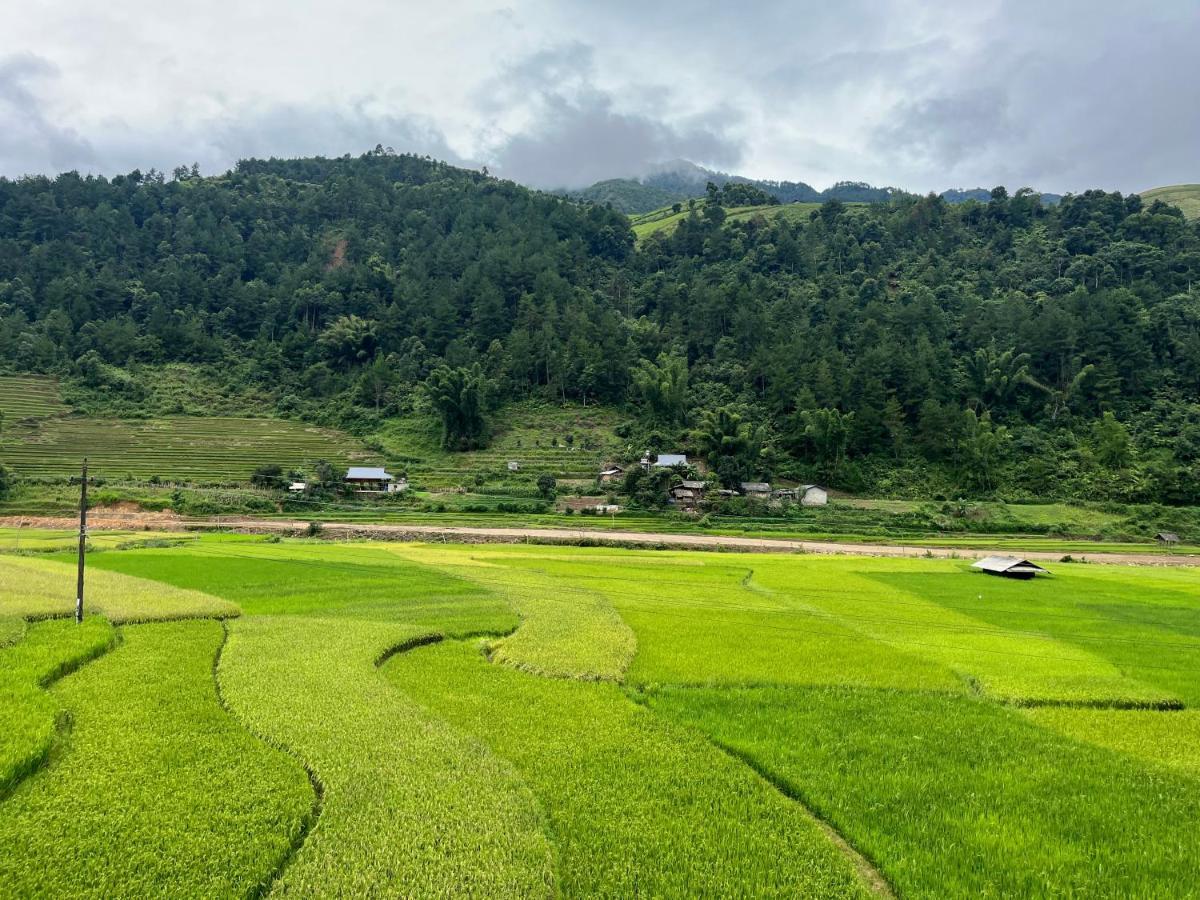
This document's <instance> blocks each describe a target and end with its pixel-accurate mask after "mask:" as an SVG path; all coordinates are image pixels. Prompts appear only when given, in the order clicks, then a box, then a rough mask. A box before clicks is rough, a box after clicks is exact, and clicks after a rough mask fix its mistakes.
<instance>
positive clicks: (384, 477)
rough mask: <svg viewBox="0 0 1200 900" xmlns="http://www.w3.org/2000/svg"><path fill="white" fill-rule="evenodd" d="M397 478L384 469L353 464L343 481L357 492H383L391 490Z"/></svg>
mask: <svg viewBox="0 0 1200 900" xmlns="http://www.w3.org/2000/svg"><path fill="white" fill-rule="evenodd" d="M395 480H396V479H395V478H393V477H392V476H391V475H389V474H388V473H387V472H386V471H384V470H383V469H377V468H372V467H370V466H351V467H350V468H349V469H347V470H346V477H345V478H343V479H342V482H343V483H344V484H345V485H346V487H348V488H350V489H351V490H352V491H354V493H356V494H382V493H385V492H387V491H389V490H391V485H392V482H394V481H395ZM405 486H406V487H407V485H405Z"/></svg>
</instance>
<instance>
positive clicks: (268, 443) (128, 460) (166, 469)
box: [0, 416, 377, 482]
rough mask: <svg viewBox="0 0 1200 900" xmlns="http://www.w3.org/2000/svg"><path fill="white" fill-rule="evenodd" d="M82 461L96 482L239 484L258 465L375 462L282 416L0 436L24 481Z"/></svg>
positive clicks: (6, 459) (104, 423)
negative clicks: (155, 479)
mask: <svg viewBox="0 0 1200 900" xmlns="http://www.w3.org/2000/svg"><path fill="white" fill-rule="evenodd" d="M85 456H86V457H87V458H88V465H89V467H90V471H91V472H92V474H94V475H96V476H97V477H102V478H105V477H106V478H126V477H133V478H153V477H155V476H157V477H159V478H162V479H164V480H167V481H175V480H181V481H182V480H186V481H198V482H224V481H245V480H246V479H248V478H249V476H250V475H251V474H252V473H253V471H254V470H255V469H256V468H257V467H258V466H260V465H263V464H265V463H278V464H279V465H281V466H284V467H285V468H288V467H294V468H299V469H301V470H304V469H306V468H309V467H311V465H312V464H313V463H314V462H316V461H317V460H318V459H326V460H329V461H330V462H333V463H335V464H338V465H347V464H350V463H352V462H363V463H366V464H369V463H370V462H375V461H376V460H377V457H375V456H374V455H373V454H371V453H368V452H366V451H365V450H363V448H362V446H361V444H359V443H358V442H357V441H355V440H354V439H353V438H351V437H349V436H347V435H345V434H341V433H339V432H336V431H331V430H329V429H324V428H316V427H312V426H306V425H304V424H302V423H299V422H290V421H286V420H282V419H240V418H198V417H185V416H180V417H174V418H163V419H146V420H137V419H88V418H75V417H65V418H49V419H42V420H38V421H35V422H28V423H18V424H17V425H16V426H14V427H11V428H6V429H5V431H4V434H3V435H0V462H2V463H4V464H5V465H8V466H11V467H12V468H13V469H15V470H16V471H17V473H18V474H19V475H21V476H22V477H26V478H45V477H62V476H69V475H74V474H78V472H79V465H80V463H81V462H82V460H83V457H85Z"/></svg>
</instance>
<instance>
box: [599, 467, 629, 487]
mask: <svg viewBox="0 0 1200 900" xmlns="http://www.w3.org/2000/svg"><path fill="white" fill-rule="evenodd" d="M624 474H625V470H624V469H623V468H621V467H620V466H605V467H604V468H603V469H601V470H600V483H601V484H611V483H612V482H614V481H620V480H621V477H622V476H623V475H624Z"/></svg>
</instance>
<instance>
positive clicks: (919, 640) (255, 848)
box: [0, 531, 1200, 898]
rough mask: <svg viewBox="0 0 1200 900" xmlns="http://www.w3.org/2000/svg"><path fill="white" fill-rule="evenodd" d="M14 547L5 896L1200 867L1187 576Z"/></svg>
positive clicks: (2, 694)
mask: <svg viewBox="0 0 1200 900" xmlns="http://www.w3.org/2000/svg"><path fill="white" fill-rule="evenodd" d="M0 537H3V536H0ZM29 540H30V541H34V540H36V541H39V542H42V544H43V546H41V548H40V552H37V553H32V554H30V553H27V552H26V551H25V549H23V548H19V547H14V546H12V545H11V544H10V543H7V542H5V541H0V715H2V717H3V720H4V722H5V723H6V725H7V726H8V727H6V728H4V729H0V895H5V896H64V895H71V896H77V895H78V896H95V897H101V896H106V897H107V896H205V897H235V896H241V897H245V896H267V895H270V896H312V897H326V896H355V897H358V896H363V897H367V896H369V897H450V896H454V897H458V896H476V897H512V898H517V897H520V898H525V897H559V896H561V897H637V896H646V897H830V898H842V897H869V896H899V897H928V898H945V897H977V896H989V897H1113V898H1117V897H1121V898H1125V897H1163V898H1168V897H1171V898H1174V897H1189V896H1197V895H1198V894H1200V828H1195V827H1193V825H1194V824H1195V823H1196V822H1200V720H1198V719H1197V716H1196V710H1197V709H1200V579H1197V577H1196V574H1195V571H1194V570H1191V569H1185V568H1165V567H1164V568H1156V567H1133V566H1120V567H1118V566H1100V565H1087V566H1079V565H1069V564H1050V565H1049V568H1050V569H1051V570H1052V571H1051V574H1050V575H1048V576H1044V577H1039V578H1037V579H1034V580H1031V581H1012V580H1007V579H1001V578H994V577H989V576H986V575H983V574H980V573H977V572H973V571H971V569H970V567H969V565H968V563H966V562H964V561H959V560H932V559H884V558H875V557H840V556H839V557H832V556H815V555H795V554H754V555H735V554H725V553H707V552H666V551H653V550H630V549H622V548H589V547H550V546H531V545H455V544H442V543H438V544H411V543H405V544H384V543H370V542H348V543H333V542H328V541H316V540H306V539H284V540H280V539H278V538H263V537H261V536H250V535H229V534H214V535H203V536H195V535H190V536H188V538H187V540H186V541H182V542H181V541H171V540H167V539H161V538H158V537H154V538H151V539H148V540H145V541H132V540H128V541H126V540H121V541H112V542H109V543H106V544H104V545H102V546H100V545H98V546H96V547H95V548H94V549H93V551H92V552H91V553H89V554H88V557H87V563H88V577H89V581H88V584H89V592H88V594H87V597H88V615H87V617H86V618H85V619H84V622H83V624H82V625H76V624H75V623H74V621H73V619H71V618H70V617H69V614H70V611H71V609H72V608H73V602H74V584H75V569H74V557H73V555H72V554H71V553H70V551H69V547H70V543H69V541H70V535H69V534H67V533H65V532H64V533H61V534H60V535H59V537H58V540H61V543H58V542H57V541H56V536H55V533H54V532H50V531H42V532H39V533H38V534H37V535H36V536H35V535H32V534H31V535H30V536H29Z"/></svg>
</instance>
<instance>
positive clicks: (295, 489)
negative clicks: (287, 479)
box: [288, 481, 308, 494]
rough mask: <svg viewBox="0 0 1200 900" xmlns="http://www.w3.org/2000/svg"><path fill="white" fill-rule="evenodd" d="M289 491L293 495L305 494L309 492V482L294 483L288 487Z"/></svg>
mask: <svg viewBox="0 0 1200 900" xmlns="http://www.w3.org/2000/svg"><path fill="white" fill-rule="evenodd" d="M288 490H289V491H291V492H292V493H293V494H303V493H304V492H305V491H307V490H308V482H306V481H293V482H292V483H291V484H289V485H288Z"/></svg>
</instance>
